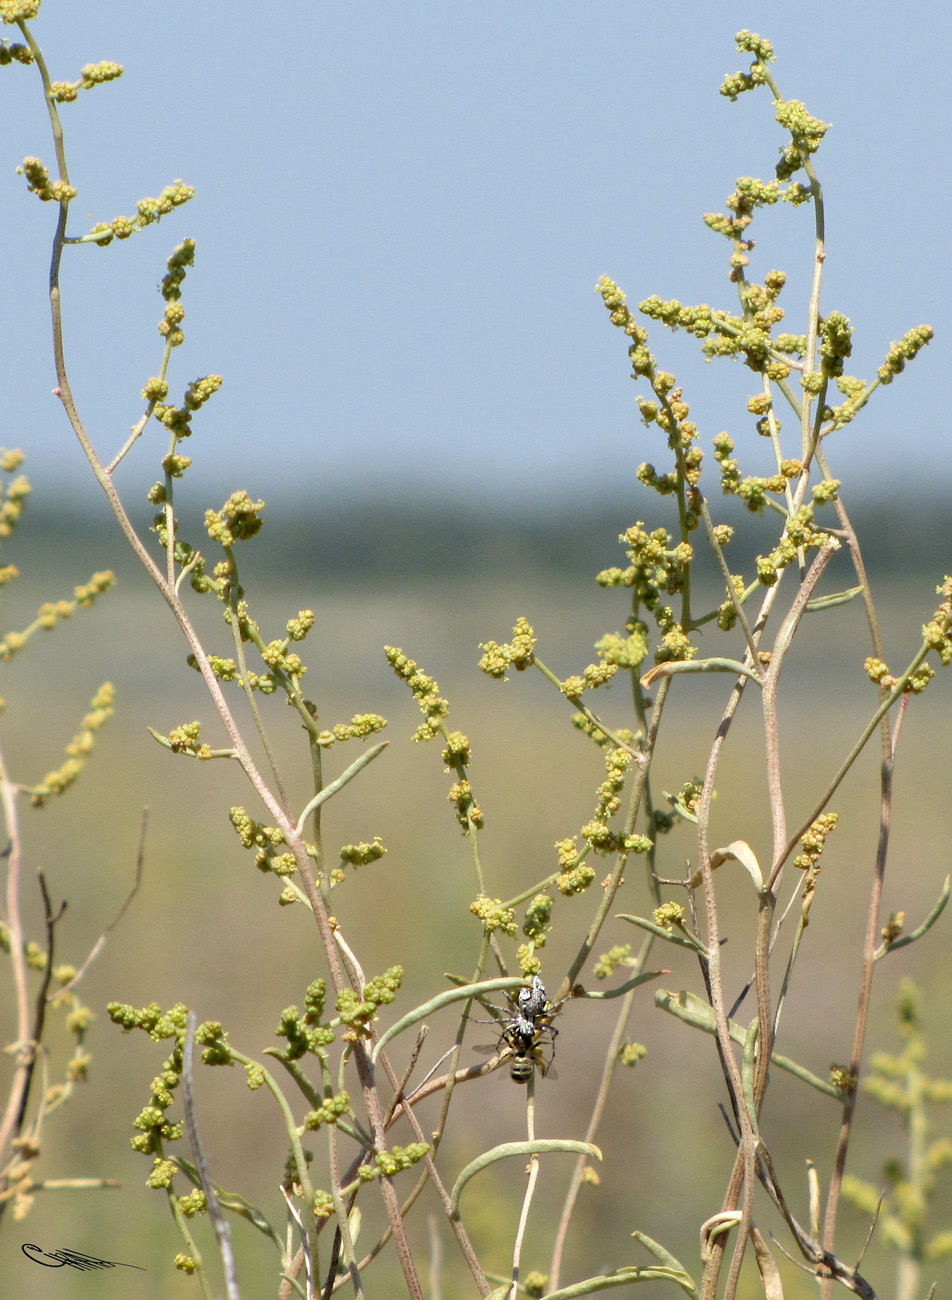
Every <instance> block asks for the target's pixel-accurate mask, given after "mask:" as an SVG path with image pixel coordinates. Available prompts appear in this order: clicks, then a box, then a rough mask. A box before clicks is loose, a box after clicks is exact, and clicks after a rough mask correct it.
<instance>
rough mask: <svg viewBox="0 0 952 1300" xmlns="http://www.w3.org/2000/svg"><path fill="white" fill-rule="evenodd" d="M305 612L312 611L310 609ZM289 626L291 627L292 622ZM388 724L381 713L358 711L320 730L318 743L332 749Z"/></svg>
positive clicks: (369, 734) (368, 734)
mask: <svg viewBox="0 0 952 1300" xmlns="http://www.w3.org/2000/svg"><path fill="white" fill-rule="evenodd" d="M305 612H306V613H310V611H309V610H308V611H305ZM312 618H313V615H312ZM288 627H289V629H290V624H289V625H288ZM295 639H296V638H295ZM386 725H387V719H386V718H383V717H381V716H380V714H379V713H356V714H355V715H354V716H353V717H352V718H351V720H350V722H337V723H335V724H334V726H333V727H330V728H328V729H326V730H324V731H321V732H319V733H318V737H317V743H318V744H319V745H322V746H323V747H324V748H325V749H330V747H331V746H332V745H335V744H336V743H337V742H338V741H344V740H355V739H356V740H363V739H365V738H366V737H367V736H372V735H374V734H375V733H376V732H378V731H382V730H383V729H384V727H385V726H386Z"/></svg>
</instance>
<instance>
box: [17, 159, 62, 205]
mask: <svg viewBox="0 0 952 1300" xmlns="http://www.w3.org/2000/svg"><path fill="white" fill-rule="evenodd" d="M17 171H18V172H19V173H20V175H21V176H25V177H26V180H27V185H28V187H29V189H30V191H31V193H33V194H35V195H36V197H37V198H38V199H42V201H43V202H44V203H51V202H52V203H69V201H70V199H75V197H76V189H75V187H74V186H72V185H70V183H69V182H68V181H63V180H55V181H54V180H51V179H50V174H49V172H48V171H47V169H46V167H45V166H44V165H43V163H42V162H41V161H40V159H39V158H32V157H31V158H24V159H23V162H22V163H21V164H20V166H19V167H18V168H17Z"/></svg>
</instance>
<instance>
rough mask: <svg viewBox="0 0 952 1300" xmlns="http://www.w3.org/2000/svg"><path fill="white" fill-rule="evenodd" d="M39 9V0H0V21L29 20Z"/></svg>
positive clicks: (16, 21) (15, 21)
mask: <svg viewBox="0 0 952 1300" xmlns="http://www.w3.org/2000/svg"><path fill="white" fill-rule="evenodd" d="M39 11H40V0H0V22H4V23H18V22H27V23H28V22H29V21H30V20H31V19H33V18H35V17H36V15H37V14H38V13H39Z"/></svg>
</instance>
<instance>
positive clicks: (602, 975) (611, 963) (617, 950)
mask: <svg viewBox="0 0 952 1300" xmlns="http://www.w3.org/2000/svg"><path fill="white" fill-rule="evenodd" d="M630 956H631V944H630V943H617V944H615V946H614V947H612V948H609V950H608V952H603V953H602V955H601V956H600V957H599V958H598V960H597V961H596V962H595V965H594V966H593V967H592V973H593V975H594V976H595V978H596V979H597V980H604V979H608V977H609V976H610V975H611V974H613V972H614V971H615V970H616V969H617V967H619V966H621V965H622V964H623V963H627V961H628V958H629V957H630Z"/></svg>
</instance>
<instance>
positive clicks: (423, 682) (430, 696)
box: [384, 645, 450, 740]
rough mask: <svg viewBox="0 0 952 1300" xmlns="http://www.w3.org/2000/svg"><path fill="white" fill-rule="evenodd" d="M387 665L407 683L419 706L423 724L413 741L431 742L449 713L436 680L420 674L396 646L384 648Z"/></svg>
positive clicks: (414, 663) (422, 673)
mask: <svg viewBox="0 0 952 1300" xmlns="http://www.w3.org/2000/svg"><path fill="white" fill-rule="evenodd" d="M384 654H385V655H386V656H387V663H388V664H389V665H390V667H391V668H392V669H393V671H394V672H395V673H396V674H397V676H398V677H399V678H401V679H402V680H403V681H405V682H406V683H407V685H408V686H409V687H410V690H411V691H412V693H413V698H414V699H415V700H416V701H417V703H418V704H419V706H420V711H421V713H422V714H423V715H424V719H425V720H424V722H422V723H421V725H420V726H419V727H418V728H417V730H416V731H415V732H414V734H413V739H414V740H431V739H432V738H433V737H434V736H436V735H438V734H439V732H440V731H441V730H442V729H443V723H444V720H445V718H446V715H447V714H448V713H449V708H450V706H449V701H448V700H445V699H444V698H443V697H442V696H441V695H440V688H439V684H438V683H437V681H436V679H435V678H433V677H430V676H428V675H427V674H426V673H424V672H420V670H419V668H418V665H417V663H416V660H415V659H410V658H409V657H408V656H407V655H405V654H404V653H403V651H402V650H400V649H398V647H397V646H392V645H388V646H384Z"/></svg>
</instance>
